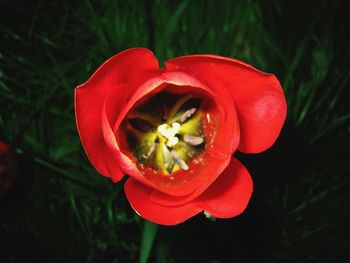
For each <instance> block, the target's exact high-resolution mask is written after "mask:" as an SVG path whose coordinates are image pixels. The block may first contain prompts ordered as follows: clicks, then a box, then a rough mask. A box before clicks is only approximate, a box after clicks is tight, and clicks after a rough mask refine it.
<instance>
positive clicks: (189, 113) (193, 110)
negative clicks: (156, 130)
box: [180, 108, 197, 123]
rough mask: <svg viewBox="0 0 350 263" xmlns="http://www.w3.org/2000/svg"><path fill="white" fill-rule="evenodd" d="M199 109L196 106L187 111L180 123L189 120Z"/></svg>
mask: <svg viewBox="0 0 350 263" xmlns="http://www.w3.org/2000/svg"><path fill="white" fill-rule="evenodd" d="M196 111H197V109H196V108H191V109H189V110H187V111H185V112H184V113H183V114H182V115H181V117H180V123H184V122H185V121H187V120H188V119H189V118H191V117H192V115H193V114H194V113H195V112H196Z"/></svg>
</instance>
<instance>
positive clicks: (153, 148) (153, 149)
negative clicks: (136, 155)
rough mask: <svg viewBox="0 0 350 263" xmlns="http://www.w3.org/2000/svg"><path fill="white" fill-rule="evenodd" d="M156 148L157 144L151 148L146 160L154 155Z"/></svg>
mask: <svg viewBox="0 0 350 263" xmlns="http://www.w3.org/2000/svg"><path fill="white" fill-rule="evenodd" d="M156 146H157V144H156V143H153V144H152V146H151V148H149V151H148V153H147V155H146V159H147V158H149V157H150V156H151V155H152V154H153V153H154V151H155V150H156Z"/></svg>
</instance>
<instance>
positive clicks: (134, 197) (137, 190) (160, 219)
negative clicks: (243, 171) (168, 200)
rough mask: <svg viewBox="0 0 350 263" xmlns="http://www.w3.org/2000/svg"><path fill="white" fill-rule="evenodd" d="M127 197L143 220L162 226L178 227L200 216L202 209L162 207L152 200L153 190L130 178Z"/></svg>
mask: <svg viewBox="0 0 350 263" xmlns="http://www.w3.org/2000/svg"><path fill="white" fill-rule="evenodd" d="M124 190H125V195H126V197H127V199H128V200H129V203H130V205H131V206H132V208H133V209H134V210H135V211H136V213H138V214H139V215H140V216H142V217H143V218H145V219H147V220H149V221H152V222H155V223H157V224H161V225H176V224H179V223H182V222H183V221H185V220H187V219H188V218H190V217H192V216H194V215H196V214H198V213H199V212H200V211H201V209H200V208H198V207H196V206H194V205H193V204H185V205H182V206H176V207H174V206H172V207H167V206H162V205H159V204H157V203H154V202H152V201H151V200H150V194H151V193H152V191H153V190H152V189H151V188H149V187H147V186H145V185H143V184H141V183H139V182H138V181H136V180H134V179H133V178H129V179H128V181H127V182H126V183H125V185H124Z"/></svg>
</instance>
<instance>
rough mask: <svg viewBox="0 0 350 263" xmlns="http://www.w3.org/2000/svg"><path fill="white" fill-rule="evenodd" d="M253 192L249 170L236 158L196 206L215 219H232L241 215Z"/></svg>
mask: <svg viewBox="0 0 350 263" xmlns="http://www.w3.org/2000/svg"><path fill="white" fill-rule="evenodd" d="M252 192H253V182H252V179H251V177H250V174H249V172H248V171H247V169H246V168H245V167H244V166H243V165H242V164H241V163H240V162H239V161H238V160H237V159H235V158H232V160H231V162H230V164H229V166H228V167H227V168H226V170H225V171H224V172H223V173H222V174H221V175H220V177H219V178H218V179H217V180H216V181H215V182H214V183H213V184H212V185H211V186H210V187H209V188H208V190H207V191H205V192H204V193H203V194H202V195H201V196H200V197H199V198H198V199H197V200H196V202H195V203H196V205H197V206H199V207H201V209H202V210H205V211H207V212H209V213H210V214H211V215H213V216H214V217H218V218H230V217H234V216H237V215H239V214H241V213H242V212H243V211H244V209H245V208H246V207H247V204H248V202H249V199H250V197H251V195H252Z"/></svg>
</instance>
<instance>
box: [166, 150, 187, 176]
mask: <svg viewBox="0 0 350 263" xmlns="http://www.w3.org/2000/svg"><path fill="white" fill-rule="evenodd" d="M170 154H171V156H172V157H173V159H174V161H175V163H176V164H177V165H178V166H180V168H181V169H182V170H185V171H187V170H188V169H189V167H188V165H187V164H186V163H185V161H184V160H182V159H181V158H180V156H179V155H178V154H177V152H176V151H174V150H171V152H170Z"/></svg>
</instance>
